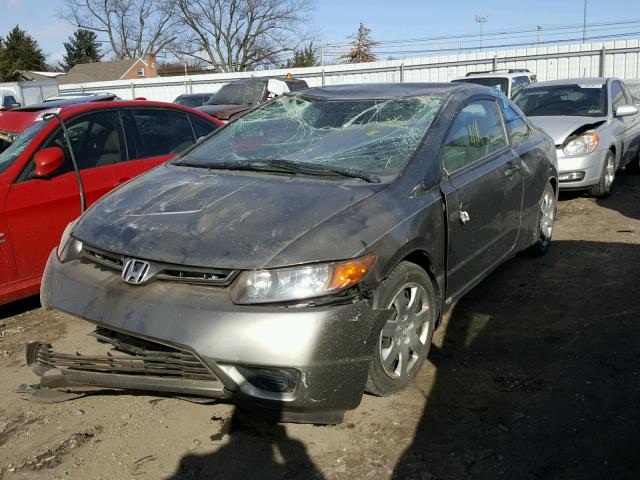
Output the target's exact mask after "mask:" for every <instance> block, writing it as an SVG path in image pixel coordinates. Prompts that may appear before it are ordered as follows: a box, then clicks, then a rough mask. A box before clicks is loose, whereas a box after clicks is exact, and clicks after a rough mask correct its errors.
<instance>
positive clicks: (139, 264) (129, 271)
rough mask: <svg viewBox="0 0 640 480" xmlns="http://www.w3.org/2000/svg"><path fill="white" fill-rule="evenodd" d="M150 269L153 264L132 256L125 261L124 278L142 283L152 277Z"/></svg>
mask: <svg viewBox="0 0 640 480" xmlns="http://www.w3.org/2000/svg"><path fill="white" fill-rule="evenodd" d="M150 270H151V264H150V263H149V262H145V261H143V260H136V259H134V258H130V259H128V260H127V261H125V263H124V268H123V269H122V280H124V281H125V282H127V283H131V284H133V285H142V284H143V283H145V282H146V281H147V280H149V278H151V275H150Z"/></svg>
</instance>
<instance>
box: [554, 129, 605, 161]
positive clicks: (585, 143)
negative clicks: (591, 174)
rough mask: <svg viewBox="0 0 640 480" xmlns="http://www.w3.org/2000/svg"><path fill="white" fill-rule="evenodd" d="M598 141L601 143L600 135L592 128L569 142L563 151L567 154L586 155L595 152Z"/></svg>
mask: <svg viewBox="0 0 640 480" xmlns="http://www.w3.org/2000/svg"><path fill="white" fill-rule="evenodd" d="M598 143H600V135H598V134H597V133H596V132H594V131H593V130H590V131H588V132H585V133H583V134H582V135H580V136H579V137H577V138H574V139H573V140H571V141H570V142H568V143H567V144H566V145H565V146H564V148H563V149H562V151H563V152H564V153H565V154H567V155H586V154H587V153H591V152H593V151H594V150H595V149H596V147H597V146H598Z"/></svg>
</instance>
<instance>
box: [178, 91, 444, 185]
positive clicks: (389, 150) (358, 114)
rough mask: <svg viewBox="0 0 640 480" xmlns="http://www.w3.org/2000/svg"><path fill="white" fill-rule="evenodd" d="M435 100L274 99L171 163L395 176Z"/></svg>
mask: <svg viewBox="0 0 640 480" xmlns="http://www.w3.org/2000/svg"><path fill="white" fill-rule="evenodd" d="M441 102H442V100H441V99H440V98H437V97H430V96H423V97H411V98H397V99H385V100H371V99H367V100H324V99H322V100H320V99H314V98H311V97H309V98H305V97H301V96H284V97H280V98H278V99H276V100H274V101H273V102H271V103H270V104H268V105H266V106H264V107H263V108H261V109H259V110H256V111H254V112H252V113H250V114H248V115H246V116H245V117H243V118H241V119H239V120H237V121H236V122H234V123H232V124H229V126H228V127H226V128H225V129H223V130H221V131H220V133H219V134H217V135H215V136H214V137H212V138H211V139H210V140H208V141H207V142H206V143H204V144H203V145H202V146H200V147H198V148H196V149H195V150H193V151H191V152H190V153H188V154H187V155H185V156H184V157H182V158H180V159H179V160H178V161H177V162H175V164H177V165H188V166H196V167H203V168H220V166H221V165H222V164H224V165H228V164H230V163H231V164H233V163H234V162H235V163H241V162H247V161H251V162H256V161H260V162H270V161H281V162H282V161H284V162H291V164H295V165H298V166H299V165H303V166H305V167H309V168H312V167H321V168H324V169H326V168H329V169H344V170H349V171H354V172H363V173H366V174H370V175H376V176H395V175H397V174H398V173H399V172H400V171H401V170H402V168H403V167H404V166H405V165H406V164H407V162H408V161H409V159H410V158H411V156H412V154H413V152H414V151H415V150H416V148H417V147H418V145H419V144H420V142H421V140H422V138H423V137H424V135H425V133H426V132H427V129H428V128H429V126H430V125H431V122H432V121H433V119H434V117H435V115H436V113H437V111H438V109H439V107H440V104H441Z"/></svg>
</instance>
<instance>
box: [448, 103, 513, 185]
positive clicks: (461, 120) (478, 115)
mask: <svg viewBox="0 0 640 480" xmlns="http://www.w3.org/2000/svg"><path fill="white" fill-rule="evenodd" d="M506 145H507V139H506V137H505V134H504V128H503V127H502V121H501V119H500V114H499V112H498V105H497V104H496V102H493V101H491V100H479V101H477V102H473V103H470V104H469V105H467V106H466V107H464V108H463V109H462V111H461V112H460V113H459V114H458V116H457V117H456V119H455V120H454V121H453V123H452V125H451V128H450V130H449V133H448V134H447V138H446V140H445V142H444V145H443V147H442V157H443V162H444V168H445V169H446V171H447V172H449V173H451V172H455V171H456V170H459V169H461V168H463V167H465V166H467V165H471V164H472V163H474V162H476V161H478V160H480V159H481V158H484V157H486V156H487V155H489V154H490V153H492V152H494V151H496V150H499V149H501V148H503V147H505V146H506Z"/></svg>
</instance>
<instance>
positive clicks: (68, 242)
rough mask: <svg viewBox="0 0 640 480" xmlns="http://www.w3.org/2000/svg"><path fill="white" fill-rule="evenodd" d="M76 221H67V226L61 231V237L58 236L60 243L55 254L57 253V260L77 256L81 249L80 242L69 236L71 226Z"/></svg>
mask: <svg viewBox="0 0 640 480" xmlns="http://www.w3.org/2000/svg"><path fill="white" fill-rule="evenodd" d="M76 221H77V220H74V221H73V222H71V223H69V225H67V228H65V229H64V232H62V237H60V244H59V245H58V249H57V251H56V254H57V255H58V260H60V261H61V262H62V263H64V262H67V261H69V260H72V259H74V258H77V257H78V256H79V255H80V252H81V251H82V242H81V241H80V240H77V239H75V238H73V237H72V236H71V232H73V228H74V227H75V226H76Z"/></svg>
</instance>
